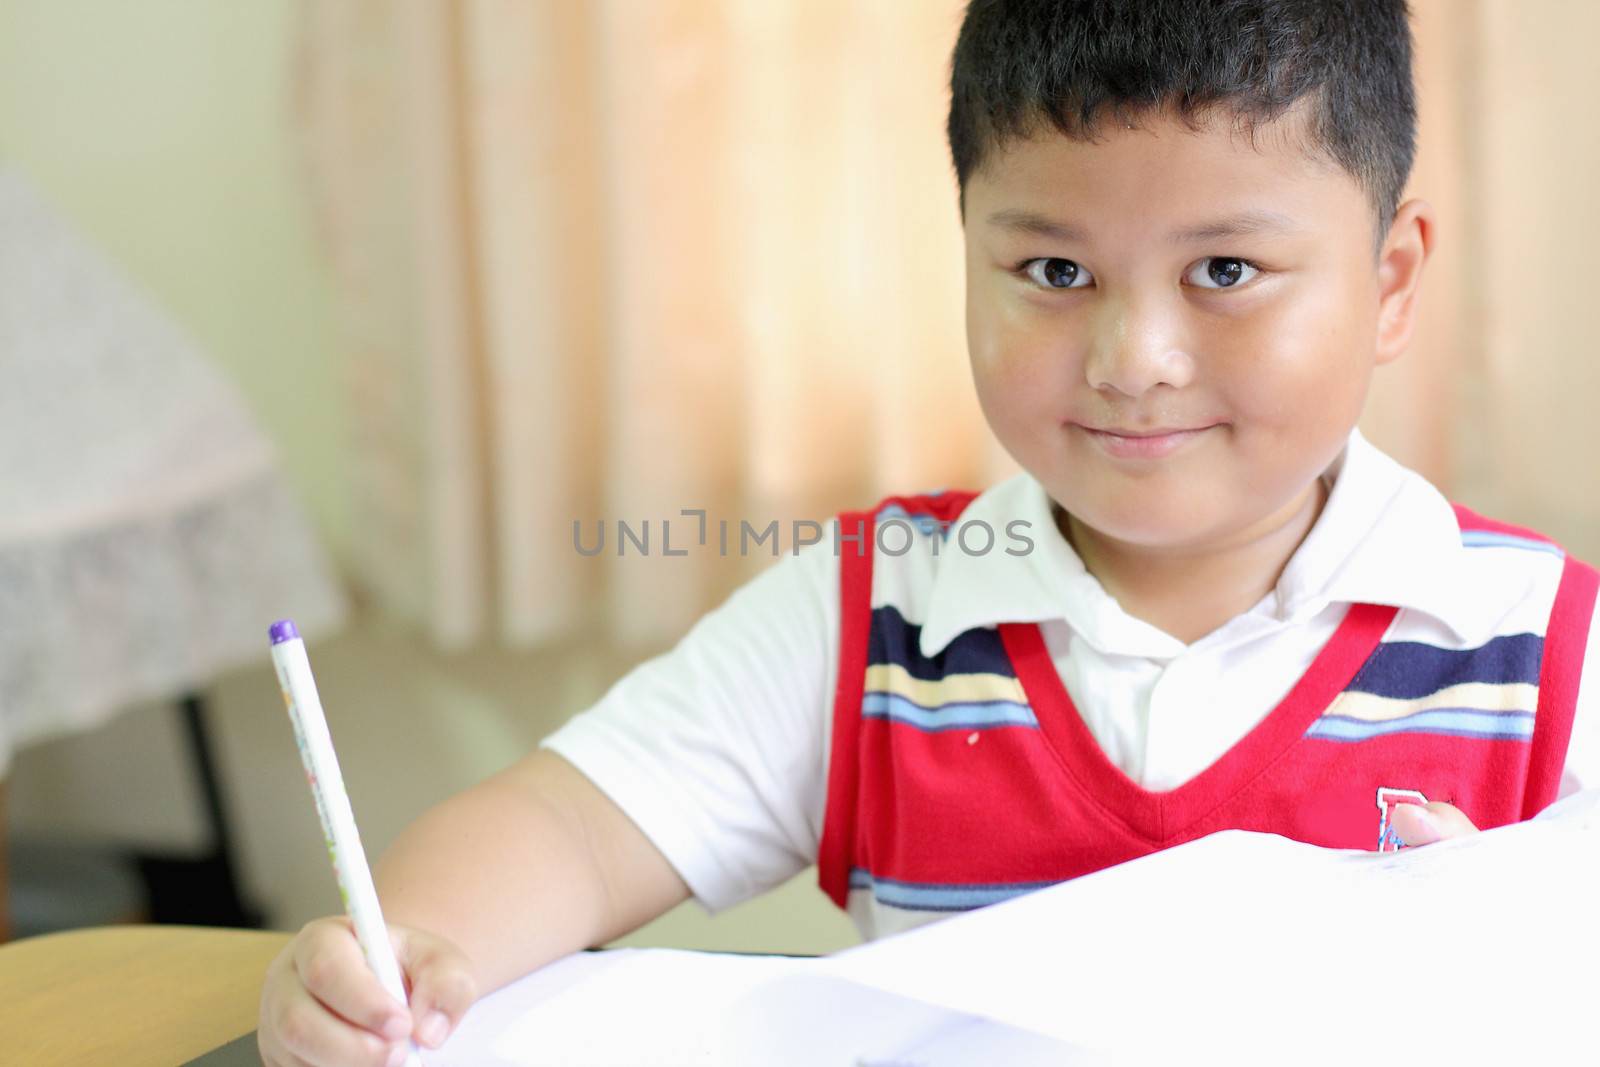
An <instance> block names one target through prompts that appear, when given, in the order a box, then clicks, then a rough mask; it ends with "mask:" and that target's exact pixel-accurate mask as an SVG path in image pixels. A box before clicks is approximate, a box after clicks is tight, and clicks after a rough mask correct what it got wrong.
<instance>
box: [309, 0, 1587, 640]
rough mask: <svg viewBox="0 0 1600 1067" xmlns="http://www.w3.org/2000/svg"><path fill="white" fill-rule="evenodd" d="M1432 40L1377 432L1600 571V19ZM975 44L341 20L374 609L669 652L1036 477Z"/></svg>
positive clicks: (1478, 3)
mask: <svg viewBox="0 0 1600 1067" xmlns="http://www.w3.org/2000/svg"><path fill="white" fill-rule="evenodd" d="M1414 7H1415V9H1416V13H1417V23H1416V24H1417V32H1418V50H1419V57H1418V79H1419V86H1420V91H1421V105H1422V145H1421V153H1420V157H1419V160H1418V166H1417V171H1416V176H1415V179H1414V182H1413V189H1414V191H1415V192H1416V193H1417V194H1418V195H1423V196H1426V197H1428V198H1429V199H1431V200H1432V201H1433V202H1434V203H1435V205H1436V206H1437V207H1438V208H1439V213H1440V222H1441V226H1440V233H1441V236H1440V242H1439V247H1438V253H1437V258H1436V260H1435V262H1434V264H1433V265H1432V267H1431V268H1430V275H1429V277H1428V279H1427V283H1426V296H1425V305H1424V306H1425V311H1424V321H1423V324H1422V328H1421V330H1420V332H1419V336H1418V337H1417V339H1416V341H1415V343H1414V345H1413V347H1412V351H1411V352H1410V353H1409V354H1408V356H1407V357H1406V358H1405V359H1404V360H1403V361H1401V362H1400V363H1399V364H1397V365H1395V366H1393V367H1392V368H1389V369H1387V370H1386V371H1385V372H1384V374H1383V375H1382V376H1381V378H1380V380H1379V382H1378V384H1377V386H1376V388H1375V393H1374V396H1373V398H1372V401H1371V404H1370V407H1369V412H1368V416H1367V419H1366V422H1365V425H1366V428H1367V430H1368V432H1369V434H1370V435H1371V436H1373V437H1374V438H1375V439H1376V440H1377V441H1378V442H1379V443H1380V444H1381V445H1383V446H1385V447H1387V448H1388V449H1390V450H1391V451H1392V452H1394V453H1395V454H1397V455H1398V456H1399V457H1400V458H1401V459H1402V460H1404V461H1405V462H1407V463H1410V464H1412V465H1414V466H1416V467H1418V468H1419V469H1421V470H1422V471H1424V472H1425V473H1427V474H1428V475H1429V476H1430V477H1432V478H1434V479H1435V480H1436V481H1437V482H1439V483H1440V484H1441V485H1443V486H1444V487H1445V488H1446V489H1447V490H1449V491H1451V492H1452V493H1454V494H1455V495H1457V496H1458V497H1459V498H1461V499H1463V500H1465V501H1466V502H1468V503H1472V504H1474V505H1475V506H1479V507H1483V508H1487V509H1490V510H1493V511H1495V512H1497V513H1499V514H1501V515H1502V516H1504V517H1507V518H1511V519H1516V520H1521V521H1526V522H1529V523H1533V524H1542V525H1543V526H1545V527H1546V528H1548V529H1549V530H1550V532H1552V533H1554V534H1557V535H1559V536H1563V537H1565V538H1566V539H1567V540H1569V541H1571V542H1573V543H1574V545H1575V547H1579V548H1581V549H1584V550H1586V551H1587V552H1588V553H1589V554H1590V555H1600V495H1597V494H1596V493H1595V492H1594V488H1595V482H1596V479H1595V476H1594V474H1593V470H1592V464H1591V462H1590V461H1589V458H1588V457H1590V456H1592V455H1593V454H1594V453H1595V452H1596V445H1597V444H1600V431H1597V429H1596V420H1594V419H1592V418H1589V417H1588V409H1589V406H1590V404H1591V403H1592V401H1593V398H1594V397H1595V396H1596V388H1595V387H1596V385H1597V384H1600V364H1597V362H1596V361H1595V360H1593V359H1592V358H1590V357H1589V356H1588V353H1587V351H1586V348H1587V344H1586V341H1587V333H1588V331H1587V330H1586V329H1585V326H1586V325H1587V320H1588V319H1589V318H1590V317H1592V316H1594V315H1595V311H1594V310H1593V305H1594V303H1595V302H1594V301H1593V300H1590V299H1587V298H1586V297H1587V293H1586V292H1585V287H1586V284H1587V280H1588V276H1589V270H1588V263H1587V262H1586V260H1587V256H1588V246H1589V245H1590V244H1591V243H1592V240H1591V239H1592V237H1593V236H1594V235H1595V234H1596V233H1597V227H1596V225H1595V222H1596V220H1595V219H1594V218H1593V213H1594V211H1595V209H1594V208H1593V207H1592V206H1591V205H1592V197H1590V196H1588V195H1587V194H1586V190H1587V189H1588V188H1590V187H1592V186H1593V185H1594V184H1596V178H1597V177H1600V173H1597V172H1600V146H1597V145H1596V144H1595V134H1594V132H1593V131H1592V129H1589V128H1584V127H1582V126H1579V125H1575V124H1574V123H1573V122H1572V121H1571V120H1570V119H1569V118H1564V117H1563V116H1564V115H1565V114H1569V112H1566V111H1565V110H1564V108H1563V106H1561V105H1563V104H1564V103H1566V102H1570V101H1578V100H1582V99H1584V98H1585V95H1586V86H1585V85H1584V84H1583V75H1582V71H1583V70H1585V69H1586V67H1585V55H1584V45H1583V42H1584V41H1587V40H1592V39H1593V37H1594V35H1595V33H1596V32H1597V31H1600V7H1596V6H1591V5H1588V4H1575V3H1560V2H1558V0H1540V2H1531V0H1530V2H1526V3H1523V2H1519V3H1515V4H1513V3H1511V2H1509V0H1505V2H1500V0H1421V2H1418V3H1415V4H1414ZM960 15H961V4H960V3H959V0H870V2H862V0H595V2H592V3H569V2H564V0H459V2H456V3H443V2H438V3H434V2H424V0H406V2H394V0H345V2H341V3H338V4H327V3H310V2H308V3H307V4H306V6H305V8H304V14H303V22H304V33H303V42H304V47H303V48H302V49H301V55H302V64H303V68H304V69H303V71H302V72H301V74H302V77H301V78H300V79H299V84H300V85H301V87H302V88H301V93H302V96H301V100H300V101H299V108H298V114H299V116H300V121H301V124H302V128H303V131H304V134H305V144H306V148H307V152H306V155H307V160H308V164H309V166H308V170H309V173H310V176H311V184H312V188H313V189H314V191H315V194H316V198H317V201H318V203H319V206H320V211H319V215H320V218H321V220H322V225H323V227H324V229H325V231H326V238H327V244H328V247H329V249H330V251H331V254H332V261H333V264H334V269H335V276H336V281H337V285H338V290H339V293H340V299H341V302H342V309H341V310H342V312H343V318H344V321H345V322H346V323H347V324H348V334H347V336H348V340H349V344H348V348H349V389H350V402H351V420H352V421H351V424H352V427H353V438H352V441H351V448H350V470H349V472H348V474H349V481H350V485H351V492H352V505H353V507H354V509H355V512H356V523H355V527H356V529H358V530H360V531H362V533H361V538H362V543H361V545H360V546H359V547H358V549H357V550H356V551H355V552H354V553H352V555H354V556H355V558H356V567H357V570H358V573H357V575H356V577H357V579H358V581H359V583H360V585H361V586H362V587H363V588H364V589H366V590H367V591H369V593H370V594H371V595H372V596H373V597H374V598H375V599H377V600H378V601H379V602H380V603H381V604H383V605H384V606H385V607H387V608H388V609H389V610H391V611H393V612H396V613H397V614H399V615H400V616H402V617H405V618H410V619H413V620H415V621H417V622H419V623H422V624H424V625H426V626H427V627H428V628H429V630H430V631H431V632H432V633H433V635H434V636H435V638H436V639H437V640H438V641H439V642H440V643H441V644H443V645H446V646H459V645H463V644H467V643H470V642H474V641H478V640H484V639H492V640H496V641H499V642H503V643H507V644H511V645H528V644H534V643H542V642H548V641H551V640H555V639H558V638H560V637H562V636H563V635H568V634H572V633H576V632H580V631H581V632H587V631H588V629H589V628H594V627H598V628H603V629H605V630H606V631H608V632H609V634H610V635H611V636H612V637H614V638H616V639H618V640H620V641H621V642H623V643H627V644H645V645H651V644H660V643H663V642H666V641H668V640H671V639H672V638H674V637H675V636H677V635H678V634H679V633H681V632H682V631H683V630H684V629H685V628H686V627H687V626H688V625H689V624H690V623H691V622H692V620H693V619H694V618H695V617H696V616H698V615H699V614H700V613H701V612H702V611H703V610H704V609H705V608H706V607H707V606H709V605H710V604H711V603H713V602H714V601H715V600H717V599H718V598H720V597H721V596H722V595H723V594H724V593H725V592H726V591H727V590H728V589H729V588H731V587H732V586H733V585H734V584H736V583H737V582H738V581H740V580H742V579H743V578H744V577H746V576H747V575H748V574H750V573H751V572H753V571H754V570H757V569H759V568H760V567H761V566H763V565H764V564H765V563H767V562H770V559H771V556H770V552H769V550H768V549H767V548H765V547H762V548H760V549H758V550H757V551H756V553H755V554H754V555H752V556H749V557H745V558H740V556H739V555H738V551H737V547H738V528H739V523H740V522H741V521H744V522H748V523H749V524H750V525H751V527H752V528H754V529H757V530H760V529H763V528H764V527H765V526H766V525H767V524H768V523H769V522H771V521H773V520H777V521H778V522H779V524H780V527H781V528H782V529H784V530H785V531H786V532H787V531H789V530H790V529H792V526H791V524H792V523H793V522H794V520H797V519H806V518H822V517H825V516H826V515H827V514H829V513H831V512H833V511H835V510H837V509H839V508H841V507H845V506H852V505H859V504H862V503H864V502H867V501H870V500H872V499H875V498H876V497H877V496H879V495H882V494H883V493H886V492H891V491H893V492H911V491H917V490H921V489H928V488H936V487H938V486H942V485H950V484H961V485H970V486H974V487H978V486H982V485H984V484H988V483H989V482H991V481H993V480H994V479H996V478H997V477H999V476H1001V475H1003V474H1004V473H1006V472H1008V471H1009V470H1010V469H1012V468H1011V467H1010V465H1009V461H1008V460H1006V459H1005V458H1004V457H1003V456H1002V455H1001V454H1000V452H999V450H998V448H997V447H996V446H995V445H994V444H993V442H992V440H991V439H990V437H989V435H988V433H987V430H986V429H985V428H984V426H983V423H982V419H981V416H980V414H979V412H978V410H977V406H976V402H975V400H974V397H973V395H972V389H971V385H970V382H969V379H968V374H967V368H966V360H965V353H964V334H963V323H962V312H961V305H962V281H961V237H960V231H959V226H958V220H957V216H956V210H955V197H954V188H953V179H952V177H951V174H950V167H949V163H948V160H947V156H946V152H945V146H944V141H943V119H944V109H945V104H946V89H945V80H946V77H947V71H948V62H949V52H950V48H951V45H952V43H953V41H954V37H955V32H956V29H957V26H958V25H959V21H960ZM1535 15H1536V17H1535ZM686 509H703V510H704V511H705V513H706V521H707V533H708V534H709V536H708V537H707V544H706V545H705V546H704V547H702V546H701V545H699V544H698V543H697V542H698V534H699V529H698V522H699V520H698V519H697V518H696V517H693V516H684V515H682V512H683V511H684V510H686ZM575 519H576V520H581V521H582V522H583V531H584V533H583V538H584V543H585V545H586V546H587V547H590V548H592V547H593V544H594V537H595V535H596V530H597V524H601V523H603V524H604V525H605V527H606V536H607V540H606V543H605V549H604V551H603V552H602V553H601V554H599V555H596V556H592V557H590V556H584V555H582V554H580V553H579V552H578V551H577V549H576V548H575V545H574V537H573V522H574V520H575ZM618 520H622V521H625V522H627V523H628V524H629V525H630V527H631V528H632V529H633V530H634V531H635V532H636V533H637V532H639V531H640V530H641V529H642V528H643V526H644V524H645V523H646V522H648V524H649V527H650V535H651V542H650V546H649V548H650V551H649V554H648V555H643V554H641V553H640V552H638V551H636V550H634V546H633V545H632V544H631V543H630V544H629V545H628V546H627V549H628V552H627V554H626V555H624V556H621V557H619V556H618V554H617V552H618V542H617V537H616V534H617V532H618V531H617V529H616V526H615V524H616V523H617V521H618ZM667 520H670V521H671V523H672V542H673V544H672V547H673V549H674V550H675V551H678V550H682V549H684V548H685V547H687V548H688V551H687V553H686V554H685V555H683V556H672V557H668V556H666V555H665V554H664V553H663V549H664V547H665V546H664V545H663V544H662V529H661V527H662V523H663V522H664V521H667ZM723 521H725V522H727V523H728V524H729V525H730V527H731V529H732V531H733V536H732V538H731V539H730V541H731V543H730V545H729V554H728V555H727V556H723V555H722V554H721V552H720V550H719V545H718V524H719V522H723Z"/></svg>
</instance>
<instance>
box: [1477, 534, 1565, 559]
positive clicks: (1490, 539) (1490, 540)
mask: <svg viewBox="0 0 1600 1067" xmlns="http://www.w3.org/2000/svg"><path fill="white" fill-rule="evenodd" d="M1461 544H1462V546H1463V547H1465V548H1520V549H1524V550H1526V551H1528V552H1548V553H1549V554H1550V555H1552V556H1556V557H1559V558H1561V559H1565V558H1566V556H1567V553H1566V550H1565V549H1563V548H1562V547H1561V546H1560V545H1553V544H1551V543H1550V542H1549V541H1536V540H1534V539H1533V538H1531V537H1518V536H1516V535H1515V534H1503V533H1495V532H1494V531H1492V530H1463V531H1462V532H1461Z"/></svg>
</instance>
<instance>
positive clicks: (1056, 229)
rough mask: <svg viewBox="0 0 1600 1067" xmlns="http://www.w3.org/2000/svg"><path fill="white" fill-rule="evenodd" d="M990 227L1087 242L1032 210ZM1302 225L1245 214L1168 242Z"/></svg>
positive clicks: (994, 219)
mask: <svg viewBox="0 0 1600 1067" xmlns="http://www.w3.org/2000/svg"><path fill="white" fill-rule="evenodd" d="M988 221H989V225H991V226H999V227H1001V228H1003V229H1007V230H1016V231H1018V232H1021V233H1030V234H1033V235H1035V236H1037V237H1050V238H1054V239H1055V240H1058V241H1077V242H1079V243H1083V242H1086V241H1088V239H1089V237H1088V231H1087V230H1085V229H1083V228H1082V227H1080V226H1076V225H1074V224H1073V223H1070V222H1058V221H1056V220H1055V219H1050V218H1046V217H1045V216H1043V215H1036V214H1034V213H1033V212H1031V211H1021V210H1018V209H1014V208H1013V209H1007V210H1005V211H996V212H995V213H994V214H993V215H990V216H989V219H988ZM1300 229H1301V226H1300V224H1299V223H1297V222H1296V221H1295V220H1294V219H1291V218H1290V217H1289V216H1287V215H1280V214H1279V213H1277V212H1276V211H1244V212H1240V213H1239V214H1237V215H1229V216H1228V217H1227V218H1221V219H1215V220H1213V221H1211V222H1202V223H1200V224H1199V225H1197V226H1185V227H1184V228H1182V229H1179V230H1173V231H1172V232H1171V233H1169V234H1168V235H1167V242H1168V243H1169V244H1174V245H1183V244H1195V243H1197V242H1200V241H1214V240H1217V239H1218V238H1222V237H1243V236H1246V235H1249V234H1259V233H1296V232H1299V231H1300Z"/></svg>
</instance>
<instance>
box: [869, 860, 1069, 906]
mask: <svg viewBox="0 0 1600 1067" xmlns="http://www.w3.org/2000/svg"><path fill="white" fill-rule="evenodd" d="M1058 881H1059V879H1058V880H1056V881H1048V882H991V883H975V884H972V885H948V884H939V883H934V882H901V881H897V880H895V879H893V878H875V877H873V875H872V873H871V872H870V871H866V870H863V869H862V868H860V867H852V868H851V869H850V888H851V889H870V890H872V895H873V897H874V898H875V899H876V900H877V901H878V902H879V903H880V904H887V905H889V906H890V907H892V908H906V909H909V910H913V911H971V910H972V909H973V908H981V907H985V906H986V905H989V904H998V903H1000V902H1001V901H1002V900H1010V899H1011V898H1012V897H1018V896H1021V895H1022V894H1024V893H1031V892H1033V891H1034V890H1035V889H1044V888H1045V887H1047V886H1052V885H1056V884H1057V882H1058Z"/></svg>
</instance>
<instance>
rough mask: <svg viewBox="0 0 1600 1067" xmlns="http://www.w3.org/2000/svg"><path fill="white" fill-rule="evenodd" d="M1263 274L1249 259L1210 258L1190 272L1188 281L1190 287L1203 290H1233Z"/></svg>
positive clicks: (1203, 260)
mask: <svg viewBox="0 0 1600 1067" xmlns="http://www.w3.org/2000/svg"><path fill="white" fill-rule="evenodd" d="M1259 273H1261V268H1260V267H1257V266H1256V265H1255V264H1254V263H1252V262H1250V261H1249V260H1248V259H1239V258H1238V257H1236V256H1210V257H1208V258H1206V259H1202V260H1201V261H1200V262H1198V263H1196V264H1195V265H1194V268H1193V269H1191V270H1190V271H1189V276H1188V278H1187V279H1186V280H1187V281H1188V282H1189V284H1190V285H1197V286H1199V287H1200V288H1202V289H1231V288H1233V287H1234V286H1235V285H1238V284H1240V283H1241V282H1247V281H1249V280H1250V279H1251V278H1254V277H1255V276H1256V275H1257V274H1259Z"/></svg>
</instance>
